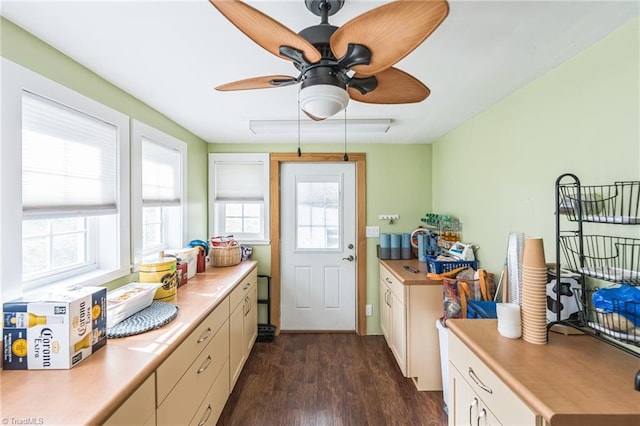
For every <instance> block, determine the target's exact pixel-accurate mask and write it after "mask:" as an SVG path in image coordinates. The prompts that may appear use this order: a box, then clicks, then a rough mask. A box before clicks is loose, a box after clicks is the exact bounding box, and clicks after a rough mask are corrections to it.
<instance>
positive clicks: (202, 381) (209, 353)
mask: <svg viewBox="0 0 640 426" xmlns="http://www.w3.org/2000/svg"><path fill="white" fill-rule="evenodd" d="M228 360H229V324H228V322H225V323H224V324H223V325H222V327H220V329H219V331H218V332H217V333H216V335H215V336H214V337H213V339H212V340H211V341H210V342H209V344H207V346H206V347H205V348H204V350H203V351H202V353H201V354H200V356H198V357H197V358H196V360H195V361H194V362H193V363H192V364H191V365H190V366H189V367H188V369H187V372H186V373H185V374H184V376H183V377H182V378H181V379H180V381H179V382H178V384H176V386H175V387H174V388H173V390H172V391H171V392H170V393H169V395H168V396H167V398H166V399H165V401H164V402H163V403H162V404H161V405H160V406H159V407H158V415H157V420H158V425H181V424H188V423H189V421H190V420H191V419H192V418H193V417H194V416H195V414H196V411H197V409H198V407H199V406H200V404H201V403H202V401H203V400H204V398H205V396H206V394H207V392H208V391H209V388H210V387H211V385H212V384H213V383H214V381H215V379H216V377H218V375H219V374H225V375H227V376H228V375H229V372H228V371H226V372H225V371H224V369H223V366H224V365H228Z"/></svg>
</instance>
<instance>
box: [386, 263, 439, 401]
mask: <svg viewBox="0 0 640 426" xmlns="http://www.w3.org/2000/svg"><path fill="white" fill-rule="evenodd" d="M392 262H393V261H391V262H389V264H391V265H397V264H396V263H392ZM404 263H407V262H406V261H405V262H404ZM399 267H400V268H401V267H402V266H401V264H400V266H399ZM391 269H392V268H391V267H387V266H385V264H383V263H382V262H381V263H380V306H381V308H380V319H381V323H380V327H381V328H382V332H383V334H384V336H385V339H386V341H387V344H388V345H389V348H390V349H391V352H392V353H393V355H394V357H395V359H396V361H397V363H398V366H399V367H400V371H402V374H403V375H404V376H405V377H410V378H411V379H413V382H414V383H415V385H416V388H417V389H418V390H420V391H427V390H429V391H433V390H442V374H441V372H440V346H439V342H438V330H437V329H436V326H435V324H436V320H437V319H438V318H440V316H441V314H442V285H431V284H430V282H429V281H427V280H426V278H425V279H424V280H423V281H421V282H420V283H418V284H412V285H406V284H404V283H403V282H402V281H401V280H400V279H399V278H398V277H397V276H396V275H395V274H394V273H393V272H392V270H391ZM418 281H420V280H418Z"/></svg>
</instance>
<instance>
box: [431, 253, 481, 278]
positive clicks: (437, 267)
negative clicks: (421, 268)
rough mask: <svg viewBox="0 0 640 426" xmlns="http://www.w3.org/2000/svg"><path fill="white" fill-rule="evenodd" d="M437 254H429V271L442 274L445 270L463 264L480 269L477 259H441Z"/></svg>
mask: <svg viewBox="0 0 640 426" xmlns="http://www.w3.org/2000/svg"><path fill="white" fill-rule="evenodd" d="M436 259H437V256H431V255H427V256H426V260H427V267H428V268H429V272H433V273H435V274H441V273H443V272H449V271H452V270H454V269H456V268H460V267H462V266H471V267H472V268H473V269H475V270H477V269H478V262H477V261H476V260H456V261H451V262H449V261H440V260H436Z"/></svg>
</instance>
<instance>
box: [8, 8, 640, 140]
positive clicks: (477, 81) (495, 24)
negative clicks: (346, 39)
mask: <svg viewBox="0 0 640 426" xmlns="http://www.w3.org/2000/svg"><path fill="white" fill-rule="evenodd" d="M247 3H249V4H250V5H252V6H253V7H255V8H257V9H259V10H261V11H262V12H264V13H265V14H267V15H269V16H271V17H272V18H274V19H276V20H277V21H279V22H280V23H282V24H284V25H285V26H287V27H289V28H291V29H292V30H294V31H295V32H298V31H300V30H302V29H303V28H305V27H308V26H311V25H315V24H317V23H319V17H317V16H315V15H313V14H312V13H311V12H309V11H308V10H307V9H306V8H305V6H304V0H285V1H266V0H254V1H248V2H247ZM384 3H385V2H379V1H356V0H346V2H345V5H344V7H343V8H342V10H340V11H339V12H338V13H337V14H335V15H333V16H331V17H330V18H329V22H330V23H331V24H333V25H336V26H340V25H342V24H343V23H345V22H346V21H348V20H349V19H351V18H352V17H354V16H357V15H359V14H361V13H363V12H365V11H367V10H370V9H372V8H374V7H376V6H379V5H382V4H384ZM639 9H640V7H639V3H638V1H622V2H616V1H610V0H605V1H521V0H513V1H480V0H469V1H460V0H450V13H449V16H448V17H447V19H446V20H445V21H444V22H443V24H442V25H441V26H440V27H439V28H438V29H437V30H436V31H435V32H434V33H433V34H432V35H431V37H429V38H428V39H427V40H426V41H425V42H424V43H422V45H420V46H419V47H418V48H417V49H416V50H414V51H413V52H412V53H411V54H410V55H409V56H407V57H406V58H404V59H403V60H402V61H401V62H399V63H398V64H396V67H397V68H400V69H402V70H403V71H406V72H408V73H409V74H411V75H413V76H414V77H416V78H417V79H419V80H420V81H422V82H423V83H424V84H426V85H427V86H428V87H429V88H430V89H431V92H432V93H431V96H429V97H428V98H427V99H426V100H425V101H423V102H421V103H418V104H410V105H371V104H363V103H358V102H355V101H352V102H351V103H350V104H349V107H348V109H347V115H348V118H367V119H368V118H390V119H392V125H391V129H390V130H389V131H388V132H387V133H385V134H360V135H359V134H355V133H354V134H351V133H348V140H349V143H352V142H374V143H377V142H382V143H430V142H433V141H434V140H436V139H437V138H438V137H440V136H442V135H445V134H446V133H448V132H450V131H451V130H453V129H454V128H456V127H457V126H459V125H460V124H462V123H464V122H465V121H467V120H469V119H470V118H471V117H473V116H475V115H476V114H478V113H479V112H481V111H483V110H485V109H487V108H488V107H490V106H491V105H492V104H494V103H496V102H498V101H499V100H501V99H502V98H504V97H506V96H508V95H509V94H511V93H513V92H514V91H516V90H518V89H519V88H520V87H522V86H524V85H526V84H527V83H529V82H530V81H532V80H535V79H536V78H538V77H540V76H541V75H543V74H544V73H546V72H548V71H549V70H551V69H553V68H554V67H556V66H557V65H559V64H561V63H562V62H564V61H566V60H567V59H569V58H571V57H572V56H574V55H575V54H576V53H578V52H580V51H581V50H583V49H585V48H586V47H588V46H590V45H592V44H593V43H595V42H597V41H598V40H600V39H601V38H603V37H605V36H606V35H607V34H609V33H610V32H612V31H613V30H615V29H616V28H618V27H620V26H622V25H623V24H625V23H626V22H628V21H629V20H630V19H632V18H633V17H636V16H638V13H639ZM1 13H2V15H3V16H4V17H5V18H7V19H9V20H10V21H12V22H14V23H16V24H17V25H19V26H21V27H23V28H25V29H26V30H27V31H29V32H31V33H33V34H34V35H36V36H37V37H39V38H41V39H42V40H44V41H46V42H47V43H49V44H51V45H52V46H54V47H55V48H56V49H58V50H60V51H62V52H64V53H65V54H67V55H68V56H70V57H71V58H73V59H75V60H76V61H78V62H79V63H81V64H83V65H84V66H86V67H87V68H89V69H91V70H93V71H94V72H96V73H97V74H99V75H101V76H102V77H103V78H105V79H106V80H108V81H110V82H112V83H113V84H115V85H116V86H119V87H120V88H122V89H123V90H125V91H127V92H129V93H130V94H132V95H133V96H135V97H137V98H139V99H140V100H142V101H143V102H145V103H146V104H148V105H150V106H151V107H153V108H154V109H156V110H157V111H159V112H161V113H163V114H164V115H166V116H167V117H169V118H171V119H172V120H174V121H175V122H177V123H179V124H180V125H182V126H183V127H185V128H186V129H188V130H190V131H191V132H193V133H194V134H196V135H198V136H200V137H201V138H203V139H204V140H206V141H208V142H223V143H263V142H264V143H277V142H296V141H297V138H298V136H297V133H296V131H295V130H294V132H293V133H289V134H272V135H255V134H253V133H252V132H251V131H250V130H249V120H264V119H285V120H297V118H298V110H297V96H298V86H297V85H295V86H290V87H283V88H275V89H262V90H251V91H239V92H217V91H215V90H213V88H214V87H215V86H218V85H220V84H223V83H227V82H230V81H235V80H239V79H243V78H249V77H257V76H262V75H271V74H286V75H293V76H296V75H297V70H295V68H294V66H293V65H292V64H291V63H290V62H288V61H285V60H282V59H279V58H277V57H276V56H273V55H271V54H270V53H268V52H267V51H265V50H263V49H262V48H260V47H259V46H257V45H256V44H254V43H253V42H252V41H251V40H250V39H248V38H247V37H246V36H244V35H243V34H242V33H241V32H240V31H239V30H238V29H237V28H236V27H234V26H233V25H232V24H231V23H229V22H228V21H227V20H226V19H225V18H224V17H223V16H222V15H221V14H220V13H219V12H218V11H217V10H216V9H215V8H214V7H213V6H211V4H210V3H209V2H208V1H207V0H198V1H193V0H183V1H178V0H173V1H166V0H164V1H150V0H145V1H88V0H85V1H77V0H76V1H52V0H47V1H31V0H2V11H1ZM639 77H640V76H639ZM336 118H339V119H341V120H342V119H344V115H343V114H338V116H337V117H336ZM302 119H303V120H304V119H305V118H304V115H302ZM300 137H301V139H302V141H303V142H305V143H306V142H341V141H343V140H344V135H341V134H340V133H338V134H336V133H332V134H326V133H325V134H321V133H320V132H317V131H306V130H305V131H303V133H302V134H301V136H300Z"/></svg>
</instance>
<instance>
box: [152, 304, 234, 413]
mask: <svg viewBox="0 0 640 426" xmlns="http://www.w3.org/2000/svg"><path fill="white" fill-rule="evenodd" d="M227 318H229V299H228V298H225V299H224V300H223V301H222V302H221V303H220V304H219V305H218V306H217V307H216V308H215V309H214V310H213V311H212V312H211V313H210V314H209V316H207V318H206V319H205V320H204V321H202V323H201V324H200V325H199V326H198V327H197V328H196V329H195V330H194V331H193V332H192V333H191V334H190V335H189V337H187V338H186V339H185V341H184V342H182V344H181V345H180V346H178V348H177V349H176V350H175V351H173V353H172V354H171V355H169V357H168V358H167V359H166V360H165V361H164V362H163V363H162V365H160V367H158V370H157V397H158V400H157V404H158V406H160V404H161V403H162V401H164V399H165V398H166V397H167V395H168V394H169V392H171V389H173V387H174V386H175V385H176V383H178V380H180V378H181V377H182V376H183V375H184V374H185V372H186V371H187V368H188V367H189V365H191V363H193V360H194V359H195V358H196V357H197V356H198V355H199V354H200V353H201V352H202V350H203V349H204V348H205V347H206V346H207V344H208V343H209V342H211V340H212V338H213V337H214V336H215V335H216V332H217V331H218V330H219V329H220V327H221V326H222V324H223V323H224V322H225V321H226V320H227ZM225 346H228V344H227V345H225ZM205 358H206V357H205Z"/></svg>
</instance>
